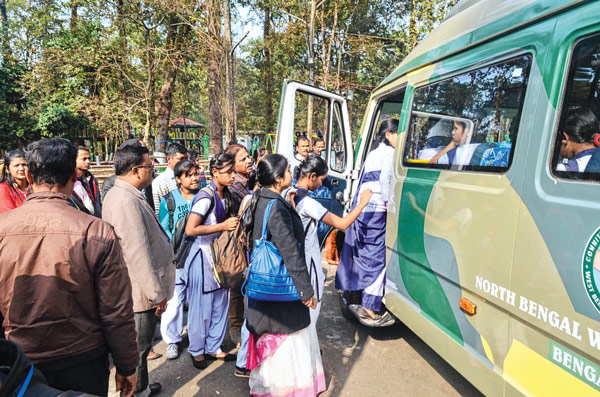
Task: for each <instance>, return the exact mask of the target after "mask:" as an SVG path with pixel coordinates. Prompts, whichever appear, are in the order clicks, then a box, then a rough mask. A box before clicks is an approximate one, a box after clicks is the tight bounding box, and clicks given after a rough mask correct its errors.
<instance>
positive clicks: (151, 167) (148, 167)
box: [133, 164, 154, 170]
mask: <svg viewBox="0 0 600 397" xmlns="http://www.w3.org/2000/svg"><path fill="white" fill-rule="evenodd" d="M133 168H147V169H149V170H153V169H154V164H149V165H136V166H135V167H133Z"/></svg>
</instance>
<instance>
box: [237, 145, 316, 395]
mask: <svg viewBox="0 0 600 397" xmlns="http://www.w3.org/2000/svg"><path fill="white" fill-rule="evenodd" d="M257 179H258V183H259V186H258V189H256V190H255V193H254V195H253V197H252V202H251V204H250V208H249V210H248V212H247V214H246V218H245V219H244V227H245V233H246V236H247V239H248V247H249V249H250V251H251V253H252V256H251V262H250V266H249V274H248V283H247V290H246V294H247V297H248V312H247V317H246V320H247V327H248V330H249V331H250V341H249V346H248V358H247V363H246V368H247V369H249V370H252V372H251V374H250V381H249V384H250V394H251V395H261V396H262V395H270V396H282V395H306V396H308V395H314V396H316V395H318V394H319V393H320V392H322V391H324V390H325V388H326V385H325V374H324V371H323V364H322V362H321V355H320V352H319V341H318V339H317V333H316V329H314V328H313V327H310V314H309V308H313V309H314V308H315V307H316V304H317V299H316V298H315V294H314V290H313V287H312V285H311V282H310V276H309V274H308V269H307V267H306V258H305V255H304V228H303V226H302V220H301V219H300V217H299V216H298V214H297V213H296V211H294V209H293V208H292V206H291V205H290V204H289V203H288V202H286V200H284V199H283V197H282V196H281V194H282V192H283V191H284V190H285V189H287V188H288V187H290V185H291V183H292V175H291V172H290V169H289V164H288V161H287V160H286V158H285V157H283V156H281V155H279V154H269V155H267V156H266V157H264V158H263V159H262V160H261V161H260V162H259V163H258V167H257ZM269 262H270V264H271V265H273V268H277V267H278V268H279V269H278V271H279V272H280V273H285V275H287V276H285V277H283V278H281V277H280V278H279V279H281V280H282V284H281V285H276V283H274V282H271V283H266V284H270V285H269V286H267V287H264V288H263V287H261V285H264V284H261V280H260V279H261V277H267V278H268V276H265V272H264V266H266V264H268V263H269ZM277 262H279V263H277ZM261 266H262V267H261ZM280 275H281V274H280ZM273 279H277V277H274V278H273ZM263 281H264V280H263ZM284 295H285V296H284Z"/></svg>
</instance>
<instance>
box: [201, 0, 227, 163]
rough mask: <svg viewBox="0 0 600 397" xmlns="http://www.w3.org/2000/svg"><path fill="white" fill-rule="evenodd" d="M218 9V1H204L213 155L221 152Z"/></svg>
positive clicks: (221, 120)
mask: <svg viewBox="0 0 600 397" xmlns="http://www.w3.org/2000/svg"><path fill="white" fill-rule="evenodd" d="M220 9H221V4H220V3H219V1H218V0H206V14H207V29H208V40H207V44H208V51H207V52H208V53H207V58H208V64H207V85H208V98H209V110H208V117H209V120H210V132H209V135H210V153H213V154H216V153H220V152H221V151H222V150H223V112H222V97H223V87H222V84H221V78H222V76H221V64H222V61H223V59H222V55H223V47H222V45H221V42H222V39H221V13H220ZM227 143H228V142H227Z"/></svg>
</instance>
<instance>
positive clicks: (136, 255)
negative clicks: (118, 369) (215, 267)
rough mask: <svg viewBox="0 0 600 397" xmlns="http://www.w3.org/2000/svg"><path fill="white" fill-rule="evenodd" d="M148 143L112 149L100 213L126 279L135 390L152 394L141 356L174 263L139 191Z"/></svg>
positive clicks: (148, 164)
mask: <svg viewBox="0 0 600 397" xmlns="http://www.w3.org/2000/svg"><path fill="white" fill-rule="evenodd" d="M153 168H154V167H153V165H152V161H151V160H150V157H149V156H148V148H147V147H145V146H142V145H141V144H139V143H138V144H135V143H132V144H130V145H126V146H124V147H121V148H119V149H118V150H117V152H116V154H115V171H116V174H117V179H116V180H115V185H114V187H113V188H112V189H110V191H109V192H108V193H107V195H106V197H105V199H104V207H103V209H102V218H103V219H104V220H106V221H107V222H108V223H110V224H111V225H113V227H114V229H115V233H116V234H117V236H118V238H119V240H120V242H121V247H122V249H123V257H124V259H125V265H126V266H127V269H128V270H129V277H130V278H131V285H132V295H133V311H134V319H135V326H136V330H137V343H138V350H139V353H140V364H139V366H138V368H137V375H138V383H137V390H136V395H142V396H147V395H150V396H151V395H154V394H157V393H158V392H159V391H160V389H161V385H160V384H159V383H154V384H151V385H149V384H148V383H149V382H148V362H147V357H148V353H149V352H150V349H151V347H152V338H153V336H154V330H155V328H156V323H157V321H158V317H159V316H160V315H161V314H162V313H163V312H164V311H165V309H166V307H167V299H168V298H170V297H171V296H172V295H173V289H174V286H175V266H173V250H172V248H171V245H170V244H169V239H168V237H167V234H166V233H165V231H164V230H163V228H162V227H161V225H160V223H159V222H158V219H157V218H156V216H155V215H154V211H152V208H151V207H150V205H148V203H147V202H146V200H145V199H144V197H143V195H142V192H141V191H142V189H144V188H145V187H146V186H148V185H149V184H150V183H151V182H152V171H153Z"/></svg>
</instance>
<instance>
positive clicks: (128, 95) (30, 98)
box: [0, 0, 455, 150]
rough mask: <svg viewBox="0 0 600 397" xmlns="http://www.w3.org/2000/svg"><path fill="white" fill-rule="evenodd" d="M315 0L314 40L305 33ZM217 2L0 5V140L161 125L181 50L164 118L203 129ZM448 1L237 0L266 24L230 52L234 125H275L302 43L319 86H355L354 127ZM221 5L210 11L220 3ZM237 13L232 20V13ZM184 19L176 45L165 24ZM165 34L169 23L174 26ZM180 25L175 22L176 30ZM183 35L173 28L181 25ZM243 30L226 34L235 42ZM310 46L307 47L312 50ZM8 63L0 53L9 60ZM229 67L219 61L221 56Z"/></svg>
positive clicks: (295, 75) (298, 68) (297, 74)
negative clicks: (0, 37) (5, 43)
mask: <svg viewBox="0 0 600 397" xmlns="http://www.w3.org/2000/svg"><path fill="white" fill-rule="evenodd" d="M313 2H314V3H315V5H316V13H315V18H314V26H313V28H314V29H313V31H314V40H313V42H310V43H309V42H308V32H309V22H310V9H311V4H313ZM209 3H210V4H218V2H217V3H215V2H197V1H193V0H172V1H169V2H165V1H158V2H146V1H144V2H129V1H126V0H124V1H120V0H110V1H99V0H76V1H64V0H13V1H10V2H7V11H8V22H9V23H8V27H9V31H8V37H9V42H10V49H9V52H10V56H4V57H3V58H4V59H5V61H4V62H3V64H2V67H1V69H0V131H1V132H2V133H1V134H0V148H1V149H3V150H4V149H5V148H12V147H16V146H20V145H23V144H24V143H26V142H27V141H29V140H32V139H36V138H37V137H40V136H59V135H71V134H75V133H79V132H81V131H82V130H83V129H87V130H88V131H90V130H91V131H95V132H94V133H95V134H96V135H97V137H98V138H102V137H103V136H107V137H112V138H114V139H122V137H123V136H125V135H126V134H127V133H128V132H129V131H131V130H132V129H133V128H137V130H138V131H139V130H140V128H141V127H150V128H152V129H154V130H156V128H157V113H158V111H157V109H158V107H159V104H158V99H159V93H160V90H161V87H162V86H163V84H164V83H165V80H167V77H166V76H165V73H164V70H165V69H166V68H167V67H168V66H170V65H171V63H170V62H172V60H173V59H175V57H179V56H181V59H182V61H181V63H180V65H179V66H178V70H177V77H176V80H175V90H174V92H173V98H172V110H171V118H176V117H179V116H186V117H187V118H190V119H193V120H195V121H198V122H201V123H202V124H205V125H206V126H207V127H208V123H209V121H208V119H209V117H208V115H209V103H210V102H211V101H213V100H215V99H218V100H221V99H222V98H209V95H208V84H207V62H206V60H207V58H208V57H207V54H208V53H209V52H210V51H219V50H220V49H222V48H223V46H222V45H220V44H222V43H216V44H215V43H214V42H213V41H211V40H210V32H209V31H208V27H207V15H208V11H209V10H208V7H209V6H210V4H209ZM454 3H455V0H422V1H416V0H337V1H335V2H333V1H316V0H238V2H232V3H231V8H232V12H233V17H234V20H233V22H232V23H233V25H234V26H233V30H234V31H239V29H238V28H237V26H236V25H240V24H242V22H244V23H245V22H246V21H240V20H239V18H240V17H239V14H237V13H236V10H235V7H236V6H238V7H248V8H250V9H251V10H252V11H251V13H252V15H254V16H257V18H256V20H255V23H256V29H261V31H262V29H264V26H263V22H264V18H268V21H269V24H268V29H267V31H268V33H267V34H266V35H263V36H261V37H256V36H254V38H253V39H252V40H247V41H244V42H243V43H242V46H241V47H238V49H237V54H236V55H237V56H238V58H237V59H236V62H235V64H236V66H235V68H234V70H235V102H236V109H237V129H238V130H239V131H241V132H247V133H252V134H264V133H266V132H274V128H275V125H276V121H277V114H278V109H279V100H280V90H281V86H282V83H283V81H284V80H285V79H295V80H298V81H303V82H304V81H307V80H308V79H309V76H310V72H309V71H310V70H311V64H310V63H309V48H310V50H311V51H312V52H314V66H313V69H312V70H313V72H314V78H315V84H316V85H319V86H324V87H325V88H326V89H328V90H337V91H339V92H344V91H346V90H353V91H354V100H353V102H352V103H351V105H350V110H351V127H352V130H353V132H356V131H358V128H359V123H360V122H361V121H362V115H363V112H364V109H365V107H366V105H367V103H368V98H369V95H370V92H371V91H372V90H373V89H374V88H375V87H376V85H377V84H378V83H379V82H380V81H381V80H382V79H383V78H384V77H385V76H386V75H387V74H389V73H390V72H391V71H392V70H393V69H394V68H395V67H396V66H397V65H398V64H399V63H400V62H401V61H402V59H403V58H404V57H405V56H406V54H407V53H408V52H409V51H410V49H412V47H413V46H414V44H415V43H416V42H417V41H418V40H419V39H421V38H422V37H423V35H424V34H426V33H427V32H429V31H430V30H431V29H432V28H433V27H434V26H435V25H436V24H437V23H439V21H440V20H441V18H442V17H443V16H444V15H445V14H446V13H447V11H448V10H449V7H450V6H452V5H453V4H454ZM217 14H218V12H217ZM236 16H237V20H236V19H235V18H236ZM171 20H177V21H180V22H178V24H183V25H186V26H189V27H190V29H189V30H188V31H189V32H192V33H191V36H190V37H187V38H186V41H185V43H186V44H185V48H184V50H183V53H181V54H174V53H173V43H174V42H175V40H176V38H177V36H176V35H175V36H169V34H168V32H169V31H170V30H169V28H168V27H169V22H168V21H171ZM171 31H172V29H171ZM178 32H179V30H178ZM177 34H179V33H177ZM239 39H240V37H237V38H236V37H234V38H233V41H234V43H235V42H237V40H239ZM309 46H310V47H309ZM12 59H14V61H10V62H8V60H12ZM221 69H222V70H225V66H224V65H221Z"/></svg>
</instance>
